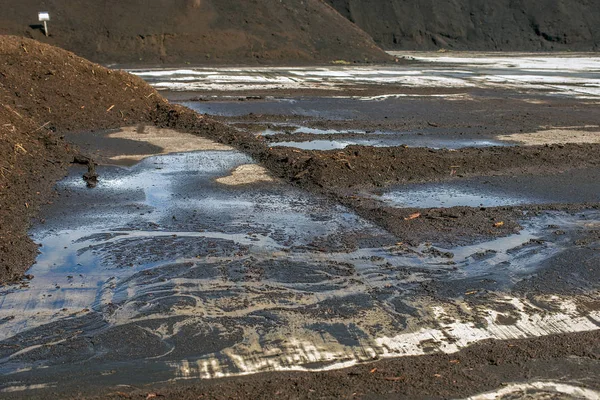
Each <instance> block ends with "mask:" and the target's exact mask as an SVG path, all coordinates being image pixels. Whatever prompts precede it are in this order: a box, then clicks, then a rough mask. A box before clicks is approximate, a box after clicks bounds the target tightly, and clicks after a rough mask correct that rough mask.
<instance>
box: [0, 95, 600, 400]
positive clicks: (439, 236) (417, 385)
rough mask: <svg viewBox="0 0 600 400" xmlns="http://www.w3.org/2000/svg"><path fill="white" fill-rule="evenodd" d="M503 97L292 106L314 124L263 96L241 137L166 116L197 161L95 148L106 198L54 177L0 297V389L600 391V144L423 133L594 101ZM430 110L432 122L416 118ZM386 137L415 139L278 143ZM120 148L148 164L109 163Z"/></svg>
mask: <svg viewBox="0 0 600 400" xmlns="http://www.w3.org/2000/svg"><path fill="white" fill-rule="evenodd" d="M244 90H245V89H244ZM478 90H479V89H478ZM477 93H479V94H482V93H484V92H481V91H478V92H477ZM489 93H493V94H494V95H490V94H489ZM489 93H488V95H486V96H483V97H482V98H480V99H478V100H477V101H475V105H474V108H466V110H468V112H465V111H464V110H465V109H463V108H462V107H465V104H466V101H465V103H463V104H460V105H457V106H456V108H454V109H453V107H455V106H454V104H457V103H456V102H455V99H447V100H444V99H435V100H432V99H431V98H425V99H422V98H421V99H416V100H415V99H412V98H411V100H410V101H408V100H407V99H404V98H403V97H402V96H399V97H392V98H387V97H386V98H385V99H383V100H375V99H369V100H364V99H360V98H354V99H339V98H338V99H336V98H331V97H327V98H324V99H322V100H320V99H309V100H306V99H301V98H295V99H292V100H293V101H296V100H298V101H299V102H303V101H306V102H307V103H305V104H310V105H311V107H312V108H311V110H314V109H317V108H318V107H316V105H323V104H329V106H328V107H330V108H331V109H330V110H328V109H327V107H325V108H324V109H322V110H321V111H319V112H320V113H321V114H319V115H310V114H312V111H309V112H307V113H306V115H303V114H302V113H297V112H296V111H290V110H289V109H282V110H281V111H278V112H273V110H272V109H271V107H272V104H271V103H273V102H274V103H278V106H280V105H281V104H279V103H284V102H283V101H281V100H279V99H277V100H273V101H271V100H269V101H264V99H252V100H250V101H248V102H242V103H244V107H245V104H251V107H255V108H256V111H252V112H253V114H248V113H247V109H244V110H243V111H241V112H236V113H233V112H232V113H221V114H222V115H221V116H220V117H219V118H220V119H221V120H222V121H226V122H229V123H231V125H230V126H227V127H226V126H221V125H218V124H215V123H214V122H212V121H211V120H210V118H209V117H208V116H206V115H205V116H198V115H197V114H195V113H193V112H191V111H190V110H187V109H184V108H180V107H177V106H173V107H171V108H169V109H168V110H167V109H166V108H161V107H159V108H158V110H157V112H156V113H155V114H154V117H153V118H154V123H155V124H156V126H157V127H158V128H161V129H165V128H167V129H170V130H171V131H169V132H172V131H175V132H177V133H169V135H178V137H181V138H184V139H183V142H186V139H185V138H186V136H185V134H186V133H188V134H189V133H191V134H200V135H201V136H203V137H204V138H206V140H207V142H204V147H202V148H187V149H182V148H175V147H174V148H171V149H168V148H167V146H165V145H161V143H159V142H157V141H156V140H155V141H152V140H151V138H149V137H148V135H147V134H145V133H144V131H145V129H138V128H137V127H129V128H127V129H125V130H121V132H127V136H126V137H125V136H123V135H116V136H115V135H114V133H115V132H99V133H97V134H91V135H92V136H86V135H83V136H81V137H80V139H81V143H80V145H82V146H85V145H87V146H88V147H87V148H88V149H89V150H88V151H90V152H93V151H94V150H93V149H94V146H96V144H95V143H102V144H103V146H104V147H103V149H101V150H100V153H101V154H107V156H106V157H105V158H104V159H103V160H104V162H101V163H100V164H101V165H99V166H98V167H97V172H98V174H99V181H98V185H97V187H96V188H94V189H88V188H86V187H85V182H83V181H82V179H81V174H82V173H83V172H84V169H83V168H79V167H77V168H76V169H73V170H72V171H71V173H70V174H69V176H68V177H67V178H66V179H64V180H63V181H61V182H60V183H59V184H58V185H57V190H58V196H59V197H58V201H56V202H54V204H51V205H48V206H47V207H45V208H44V210H43V215H42V216H41V218H42V220H41V221H40V222H39V223H37V224H36V225H35V226H34V227H33V229H32V230H31V235H32V237H33V239H34V240H36V242H38V243H40V244H41V245H42V246H41V247H40V252H41V254H40V256H39V258H38V261H37V263H36V264H35V265H34V266H33V267H32V268H31V269H30V270H29V271H28V274H29V276H28V279H27V280H25V281H23V282H21V283H20V284H18V285H10V286H4V287H2V288H0V302H1V303H0V321H1V325H0V326H1V327H2V328H1V329H0V333H1V336H0V371H1V372H2V378H0V390H2V393H3V395H4V394H5V395H7V396H10V397H15V398H23V397H29V398H31V397H35V396H39V397H44V396H49V395H56V396H63V395H65V394H67V395H73V393H79V394H80V396H81V397H94V396H100V397H109V398H110V397H113V398H118V397H133V398H135V397H139V396H141V397H148V396H150V397H156V396H164V397H167V398H198V397H206V398H228V397H236V398H265V397H272V396H273V393H276V394H277V396H280V397H283V398H314V397H317V396H318V397H325V398H340V397H352V396H356V397H361V398H386V397H387V398H448V397H454V398H467V397H468V396H480V397H479V398H485V396H496V395H498V394H499V395H502V396H517V395H518V394H519V393H523V391H526V392H528V393H529V392H532V391H533V392H535V391H537V393H542V394H544V393H551V394H552V395H555V394H557V393H558V394H560V393H562V394H564V395H565V396H575V397H576V396H577V395H580V397H581V396H588V397H589V396H591V397H590V398H593V396H596V395H597V394H598V392H599V391H600V382H598V380H597V378H596V376H597V374H594V373H591V372H593V371H596V370H598V346H597V343H598V326H599V322H598V321H600V314H599V312H600V307H599V305H598V302H597V300H596V299H597V296H598V291H599V290H600V288H599V282H600V279H599V278H600V276H598V273H599V272H600V270H599V269H598V265H600V260H599V259H598V257H599V254H600V252H599V251H598V250H599V249H600V225H599V223H598V221H600V211H599V210H598V203H599V202H598V198H597V195H598V190H597V184H596V182H597V179H596V178H597V175H598V167H599V163H600V159H599V158H598V154H600V153H599V152H598V147H597V146H598V145H597V144H593V143H578V144H569V143H567V144H552V145H537V146H521V145H519V144H518V143H509V144H510V145H508V146H507V145H504V142H503V143H502V144H503V145H502V146H484V147H479V148H475V147H472V146H467V147H465V148H446V146H440V147H441V148H433V147H435V146H432V145H430V142H427V141H426V140H427V138H428V136H429V137H435V138H436V140H438V141H439V140H442V139H448V140H449V141H452V140H460V136H461V134H460V131H461V130H463V129H464V130H465V132H468V135H472V136H468V138H467V139H465V140H464V141H465V143H466V142H468V140H470V139H471V138H472V139H473V140H475V138H479V139H481V140H497V139H495V138H497V136H499V135H501V134H505V133H508V132H511V133H514V132H517V130H515V129H517V127H518V126H521V127H522V128H523V129H524V131H525V132H524V133H527V132H534V131H535V132H537V131H540V130H541V129H542V128H543V126H547V124H548V122H549V121H550V122H551V124H552V125H555V126H563V127H564V126H579V127H583V126H595V125H594V124H597V121H596V118H597V115H596V114H595V113H594V112H592V111H591V110H593V108H592V106H591V104H589V102H588V99H576V98H574V97H572V96H571V97H568V96H565V97H561V96H556V95H555V94H551V95H548V94H541V93H537V94H536V96H539V98H543V99H544V101H546V102H549V104H550V106H549V107H548V108H549V109H552V110H547V109H546V108H545V107H540V105H539V104H536V103H532V102H525V101H521V100H514V101H515V102H516V101H520V102H521V103H522V107H521V108H518V107H517V108H515V109H514V110H515V111H511V112H510V113H509V114H508V115H509V116H512V117H507V114H506V112H504V111H502V110H501V109H499V108H498V107H497V106H498V104H499V100H497V99H495V96H496V95H497V96H499V97H501V96H503V95H504V92H501V91H499V92H489ZM321 101H322V102H321ZM413 101H414V104H413V103H412V102H413ZM506 101H508V102H511V101H513V100H510V99H509V100H506ZM469 102H473V100H469ZM195 103H199V102H194V104H195ZM203 103H204V102H203ZM209 103H210V102H209ZM225 103H227V104H231V102H225ZM289 103H292V102H289ZM186 104H187V103H186ZM214 104H216V105H217V106H218V107H225V108H226V105H224V103H223V102H222V101H221V100H216V101H215V102H214ZM236 104H237V103H236ZM514 104H516V103H511V105H510V107H512V106H514ZM209 105H210V104H209ZM353 105H354V106H355V108H352V107H354V106H353ZM409 105H410V107H412V108H410V107H409ZM424 105H427V106H428V107H430V111H431V110H433V111H436V110H440V114H439V115H440V118H439V119H436V120H435V121H434V120H432V119H431V118H430V117H428V118H427V119H424V118H423V115H424V114H418V113H417V114H416V116H415V117H414V119H412V120H408V119H407V114H408V113H411V112H412V111H411V110H418V109H419V108H422V107H423V106H424ZM405 106H406V107H407V108H406V109H405V108H404V107H405ZM261 107H262V108H261ZM286 107H287V106H286ZM507 107H508V106H507ZM343 109H345V110H351V111H350V112H349V113H348V114H347V115H342V116H340V114H339V113H338V110H343ZM460 109H463V112H462V113H459V112H458V110H460ZM261 110H263V111H264V113H263V112H261ZM393 110H396V112H395V113H393V114H392V111H393ZM441 110H446V111H443V112H442V111H441ZM475 110H477V111H475ZM161 111H163V112H161ZM530 111H531V112H530ZM328 112H330V114H329V115H327V113H328ZM421 112H422V113H424V111H421ZM521 112H522V113H523V114H522V115H521V116H520V117H516V115H517V114H518V113H521ZM278 113H279V114H278ZM452 113H455V115H456V116H454V117H453V116H452ZM225 114H227V115H225ZM299 114H300V115H299ZM572 114H574V115H572ZM336 115H338V117H337V118H336ZM388 115H393V118H385V117H386V116H388ZM434 115H436V114H434ZM553 115H554V117H553ZM578 116H580V117H581V120H580V121H579V122H578V123H576V124H575V125H571V122H573V121H571V119H575V118H577V117H578ZM563 117H564V120H561V119H560V118H563ZM555 118H556V119H555ZM405 119H406V126H405V125H404V124H405ZM472 119H476V120H477V121H478V122H477V123H478V124H480V125H476V124H472V125H469V124H468V123H467V121H470V120H472ZM486 120H488V121H489V122H490V126H493V125H494V124H497V126H495V127H494V128H491V129H490V130H491V132H486V129H485V128H484V125H485V121H486ZM411 121H412V122H411ZM440 121H443V122H442V123H440ZM449 121H454V125H451V124H450V123H449ZM522 121H527V122H526V124H523V125H521V122H522ZM403 126H404V128H402V129H401V127H403ZM298 127H301V129H305V130H310V129H312V132H304V133H302V132H297V131H296V129H298ZM373 127H379V128H377V129H380V130H385V131H388V130H390V131H392V132H396V134H399V133H402V134H406V132H411V130H412V133H410V135H411V136H414V137H416V138H417V139H415V140H416V141H415V147H405V146H391V147H373V146H357V145H349V146H347V147H346V148H344V149H337V150H332V151H317V150H301V149H299V148H293V147H277V146H274V145H273V144H274V143H272V142H271V141H269V139H268V138H269V136H273V131H275V132H278V131H282V130H283V131H286V130H288V131H290V134H289V136H292V137H294V136H295V135H300V137H304V138H308V136H303V135H313V136H315V137H316V136H318V137H324V138H325V139H321V140H328V141H332V140H335V136H336V135H338V133H337V131H339V130H347V131H348V132H346V133H342V135H344V134H347V135H349V136H348V137H350V136H351V135H357V134H358V135H365V136H368V135H372V134H373V132H371V129H373ZM473 127H475V128H473ZM306 128H310V129H306ZM419 129H421V130H427V131H420V132H414V131H415V130H419ZM544 129H546V128H544ZM583 129H590V131H593V129H594V128H583ZM319 130H321V131H319ZM331 130H337V131H336V132H333V133H332V132H331ZM140 131H141V132H140ZM323 131H325V132H323ZM350 131H352V132H350ZM357 131H358V132H357ZM367 131H369V132H367ZM419 133H422V135H419ZM94 135H95V136H94ZM144 135H146V136H144ZM169 135H167V136H168V137H173V136H169ZM179 135H183V136H179ZM275 135H288V134H282V133H276V134H275ZM157 136H158V137H160V136H161V135H160V131H157ZM92 137H94V139H91V138H92ZM144 137H145V139H144ZM419 137H420V138H423V139H424V141H423V142H421V143H420V146H419V143H418V138H419ZM463 139H464V138H463ZM121 146H122V149H121V150H120V151H121V153H122V154H127V155H130V156H131V155H140V156H143V157H139V158H142V160H141V161H139V162H135V163H134V162H133V161H128V162H127V163H126V164H125V165H114V164H115V161H114V160H115V156H118V155H119V154H118V152H119V147H121ZM426 146H431V148H428V147H426ZM184 150H185V151H186V152H182V151H184ZM117 159H118V157H117ZM411 196H413V197H412V198H411ZM419 198H426V200H427V201H422V202H419V200H418V199H419ZM42 221H43V222H42ZM549 364H551V365H553V368H548V365H549ZM307 371H310V372H311V374H306V373H305V372H307ZM303 372H304V373H303ZM245 375H251V376H249V377H247V376H245ZM67 378H68V379H67ZM90 382H93V383H90ZM159 382H162V383H159ZM540 382H541V383H540ZM503 384H506V386H504V385H503ZM124 385H126V386H124ZM99 393H100V394H99ZM490 393H491V394H490ZM515 393H516V394H515ZM481 396H483V397H481ZM475 398H477V397H475Z"/></svg>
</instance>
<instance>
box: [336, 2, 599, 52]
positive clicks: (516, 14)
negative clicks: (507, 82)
mask: <svg viewBox="0 0 600 400" xmlns="http://www.w3.org/2000/svg"><path fill="white" fill-rule="evenodd" d="M326 1H327V2H329V4H331V5H332V6H333V7H334V8H336V9H337V10H338V11H339V12H340V13H341V14H342V15H344V16H345V17H347V18H348V19H349V20H351V21H353V22H355V23H356V24H357V25H358V26H359V27H361V28H362V29H363V30H365V31H366V32H367V33H369V34H370V35H372V36H373V38H374V39H375V42H376V43H377V44H379V45H380V46H382V47H383V48H385V49H388V50H389V49H410V50H431V49H438V48H447V49H456V50H513V51H514V50H517V51H519V50H520V51H547V50H564V51H566V50H570V51H595V50H598V49H599V47H600V1H598V0H495V1H489V0H446V1H438V0H326Z"/></svg>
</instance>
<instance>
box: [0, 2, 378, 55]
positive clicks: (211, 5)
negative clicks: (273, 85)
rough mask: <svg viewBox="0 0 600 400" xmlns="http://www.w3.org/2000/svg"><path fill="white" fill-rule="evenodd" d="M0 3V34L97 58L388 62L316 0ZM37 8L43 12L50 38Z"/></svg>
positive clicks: (356, 30) (359, 33) (358, 32)
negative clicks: (31, 39)
mask: <svg viewBox="0 0 600 400" xmlns="http://www.w3.org/2000/svg"><path fill="white" fill-rule="evenodd" d="M4 3H8V4H3V10H2V13H1V14H0V34H13V35H21V36H26V37H30V38H34V39H37V40H40V41H43V42H47V43H50V44H53V45H56V46H60V47H62V48H65V49H68V50H71V51H73V52H75V53H77V54H79V55H81V56H83V57H86V58H88V59H90V60H93V61H96V62H101V63H120V64H139V63H155V64H159V63H169V64H184V63H216V64H218V63H232V62H234V63H255V62H264V63H290V62H295V63H298V62H312V63H314V62H331V61H334V60H346V61H360V62H364V61H367V60H368V61H377V62H379V61H385V60H389V57H388V56H387V55H386V54H385V53H384V52H383V51H381V49H379V48H378V47H377V46H376V45H375V43H374V42H373V40H372V39H371V38H370V37H369V35H367V34H366V33H364V32H363V31H362V30H360V29H359V28H358V27H356V26H355V25H353V24H351V23H349V22H348V21H347V20H346V19H345V18H343V17H342V16H340V15H339V14H338V13H337V12H336V11H335V10H333V9H332V8H331V7H330V6H328V5H327V4H326V3H325V2H323V1H322V0H304V1H298V0H244V1H239V0H152V1H145V0H126V1H117V0H93V1H92V0H71V1H68V2H65V1H61V0H47V1H44V2H43V3H42V4H40V2H39V1H37V0H7V1H6V2H4ZM42 8H43V10H42ZM38 11H49V12H50V15H51V18H52V20H51V21H50V24H49V31H50V37H49V38H46V37H45V36H44V33H43V30H42V27H41V25H39V23H38V22H37V14H36V13H37V12H38Z"/></svg>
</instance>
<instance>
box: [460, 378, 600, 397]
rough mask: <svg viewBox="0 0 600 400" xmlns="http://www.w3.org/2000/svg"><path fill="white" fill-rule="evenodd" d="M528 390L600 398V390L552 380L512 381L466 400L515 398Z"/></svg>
mask: <svg viewBox="0 0 600 400" xmlns="http://www.w3.org/2000/svg"><path fill="white" fill-rule="evenodd" d="M528 392H534V393H535V392H538V393H539V392H545V393H551V394H565V395H569V396H572V397H574V398H576V399H586V400H599V399H600V392H599V391H597V390H592V389H588V388H584V387H580V386H575V385H570V384H567V383H561V382H552V381H537V382H526V383H510V384H507V385H506V386H504V387H503V388H501V389H498V390H494V391H490V392H486V393H482V394H477V395H475V396H470V397H467V398H466V399H465V400H496V399H500V398H503V397H504V396H510V397H509V398H511V399H514V398H516V397H515V396H519V397H521V396H524V395H525V394H526V393H528ZM546 398H547V397H546V396H544V397H542V396H540V399H546Z"/></svg>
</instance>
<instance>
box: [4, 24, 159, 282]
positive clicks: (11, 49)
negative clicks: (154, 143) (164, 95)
mask: <svg viewBox="0 0 600 400" xmlns="http://www.w3.org/2000/svg"><path fill="white" fill-rule="evenodd" d="M0 54H1V55H2V57H1V58H0V282H1V281H5V280H7V279H12V278H15V277H17V276H19V275H20V274H22V273H23V271H25V269H26V268H27V267H29V266H30V265H31V263H32V262H33V260H34V258H35V251H34V249H35V245H34V244H33V243H32V242H31V240H30V239H29V238H28V237H27V228H28V225H29V220H30V219H31V218H32V217H34V216H35V212H36V210H37V208H38V207H39V206H40V205H41V204H42V203H43V202H44V201H47V199H48V196H49V194H50V193H51V189H52V186H53V184H54V182H55V181H56V179H58V178H59V177H61V176H62V175H63V174H64V172H65V170H66V168H67V166H68V165H69V163H70V162H71V161H73V154H74V152H73V151H72V150H71V149H70V148H69V146H68V144H66V143H65V142H64V141H62V140H61V138H60V137H59V135H58V134H56V133H54V132H59V133H60V132H61V131H65V130H84V129H95V128H110V127H118V126H123V125H125V124H133V123H135V122H138V121H145V120H149V119H150V118H151V114H152V112H153V111H155V110H156V109H157V106H159V105H161V104H165V103H166V101H165V100H162V99H161V98H160V97H159V96H158V94H157V93H156V92H155V91H154V89H152V88H151V87H150V86H148V85H147V84H146V83H144V82H143V81H142V80H141V79H139V78H136V77H134V76H131V75H128V74H126V73H124V72H119V71H111V70H108V69H106V68H103V67H100V66H98V65H95V64H93V63H91V62H89V61H86V60H84V59H82V58H79V57H77V56H75V55H74V54H72V53H69V52H67V51H65V50H61V49H57V48H54V47H51V46H48V45H45V44H41V43H38V42H35V41H33V40H28V39H22V38H17V37H13V36H0Z"/></svg>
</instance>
